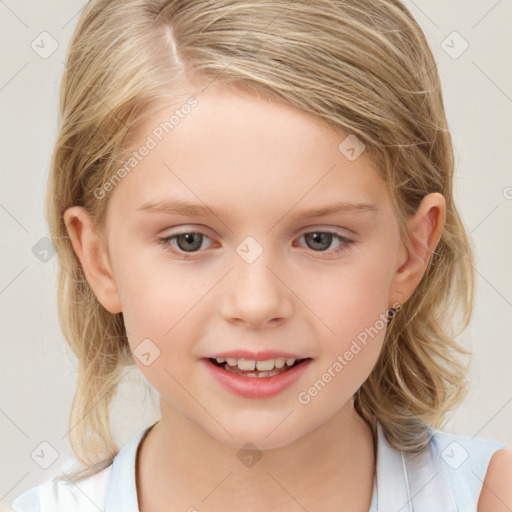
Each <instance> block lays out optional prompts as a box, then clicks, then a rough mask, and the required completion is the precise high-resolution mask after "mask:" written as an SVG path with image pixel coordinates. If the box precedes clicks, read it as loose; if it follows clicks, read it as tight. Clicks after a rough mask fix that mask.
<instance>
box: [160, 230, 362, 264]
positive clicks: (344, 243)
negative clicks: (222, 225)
mask: <svg viewBox="0 0 512 512" xmlns="http://www.w3.org/2000/svg"><path fill="white" fill-rule="evenodd" d="M312 233H315V234H326V235H333V237H334V238H333V241H334V240H338V241H339V242H340V243H341V245H340V246H339V247H338V248H337V249H334V250H330V251H329V250H325V251H315V250H313V249H310V250H311V251H312V252H315V253H319V254H338V253H341V252H344V251H347V250H348V249H349V247H350V245H352V244H353V243H354V240H351V239H350V238H347V237H346V236H343V235H340V234H339V233H336V232H335V231H329V230H315V231H306V232H305V233H303V234H302V235H301V236H300V237H299V238H302V237H303V236H305V235H308V234H312ZM182 235H203V236H204V237H206V238H209V237H208V235H206V234H205V233H201V232H200V231H183V232H181V233H175V234H173V235H170V236H166V237H163V238H159V239H158V242H159V243H160V244H161V245H162V246H163V248H164V249H165V250H166V251H169V252H171V253H173V254H176V255H178V256H180V257H181V258H182V259H184V260H190V259H195V258H196V256H193V255H195V254H198V253H200V252H201V251H200V250H198V251H192V252H189V253H187V252H184V251H181V250H180V249H175V248H173V246H172V245H171V242H172V241H173V240H175V239H177V238H178V237H179V236H182ZM201 245H202V244H201Z"/></svg>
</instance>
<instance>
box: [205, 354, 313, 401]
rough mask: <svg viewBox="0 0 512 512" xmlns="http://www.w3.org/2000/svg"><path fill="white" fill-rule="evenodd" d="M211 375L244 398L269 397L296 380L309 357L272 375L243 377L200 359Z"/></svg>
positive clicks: (308, 361) (302, 371) (309, 361)
mask: <svg viewBox="0 0 512 512" xmlns="http://www.w3.org/2000/svg"><path fill="white" fill-rule="evenodd" d="M201 361H202V362H203V363H204V364H205V365H206V367H207V368H208V370H209V371H210V372H211V373H212V375H213V376H214V377H215V378H216V379H217V381H218V382H220V383H221V384H222V385H223V386H225V387H226V388H227V389H229V390H230V391H232V392H234V393H236V394H237V395H240V396H243V397H245V398H269V397H272V396H275V395H278V394H279V393H281V392H283V391H284V390H285V389H286V388H288V387H289V386H291V385H292V384H294V383H295V382H297V381H298V380H299V379H300V377H301V376H302V374H303V373H304V372H305V371H306V368H307V367H308V366H309V363H311V361H312V360H311V359H304V360H303V361H302V362H301V363H299V364H297V365H295V366H294V367H293V368H291V369H290V370H287V371H286V372H283V373H280V374H279V375H274V377H244V376H243V375H238V374H236V373H232V372H229V371H228V370H224V369H223V368H221V367H220V366H216V365H215V364H213V363H212V362H211V361H210V360H209V359H201Z"/></svg>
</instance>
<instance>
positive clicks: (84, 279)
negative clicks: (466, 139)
mask: <svg viewBox="0 0 512 512" xmlns="http://www.w3.org/2000/svg"><path fill="white" fill-rule="evenodd" d="M61 113H62V121H61V131H60V134H59V137H58V140H57V144H56V148H55V152H54V156H53V161H52V169H51V176H50V180H49V190H48V218H49V223H50V228H51V234H52V237H53V241H54V244H55V245H56V247H57V250H58V255H59V263H60V274H59V281H60V300H59V308H60V319H61V324H62V327H63V329H64V332H65V335H66V338H67V339H68V341H69V343H70V344H71V346H72V348H73V350H74V353H75V354H76V356H77V358H78V360H79V380H78V388H77V391H76V396H75V400H74V403H73V407H72V411H71V418H70V440H71V443H72V447H73V450H74V452H75V454H76V456H77V459H78V460H79V461H81V463H82V464H83V465H84V468H83V470H82V471H77V472H74V473H69V471H63V474H62V476H61V477H59V478H55V479H52V480H49V481H47V482H45V483H43V484H42V485H40V486H38V487H35V488H33V489H30V490H28V491H26V492H25V493H24V494H23V495H21V496H19V497H18V498H17V499H16V500H15V502H14V503H13V506H14V508H15V509H16V510H19V511H32V510H42V511H52V512H53V511H57V510H62V511H64V510H65V511H71V510H80V511H82V510H105V511H107V512H113V511H123V512H131V511H141V512H156V511H158V512H159V511H162V510H172V511H178V510H188V511H196V510H197V511H203V510H204V511H207V510H208V511H221V510H222V511H224V512H230V511H232V510H240V509H243V510H245V511H249V512H255V511H261V510H286V511H295V510H297V511H299V510H307V511H316V510H323V511H339V510H347V511H368V510H370V511H372V512H375V511H381V512H398V511H415V512H419V511H422V512H426V511H443V512H449V511H456V510H457V511H475V510H478V511H480V512H487V511H492V512H497V511H501V510H510V508H511V507H512V492H511V490H510V489H511V486H510V485H509V484H510V480H511V475H512V456H511V453H510V451H508V450H506V449H504V446H502V445H501V444H499V443H495V442H492V441H486V440H483V439H472V438H469V437H461V436H455V435H451V434H448V433H444V432H442V431H440V430H438V429H439V428H440V426H441V425H442V423H443V420H444V418H445V417H446V414H447V413H448V411H450V410H451V409H453V408H454V407H455V406H456V405H457V404H458V403H459V402H460V401H461V399H462V398H463V396H464V392H465V389H464V375H465V368H466V366H465V365H466V361H465V359H464V356H465V355H466V351H465V349H464V348H463V347H461V346H459V345H458V344H457V343H456V342H455V341H454V336H455V334H454V331H453V329H452V328H453V325H452V324H451V322H452V320H453V318H455V313H457V312H459V313H461V314H462V328H464V327H465V326H466V325H467V324H468V322H469V320H470V316H471V307H472V293H473V274H472V261H473V260H472V255H471V250H470V246H469V244H468V239H467V236H466V233H465V231H464V228H463V225H462V223H461V220H460V218H459V215H458V213H457V210H456V208H455V205H454V200H453V195H452V181H453V167H454V163H453V153H452V145H451V139H450V134H449V131H448V129H447V121H446V117H445V112H444V107H443V100H442V93H441V88H440V81H439V77H438V73H437V69H436V66H435V62H434V59H433V56H432V54H431V51H430V49H429V47H428V45H427V42H426V40H425V37H424V34H423V33H422V31H421V29H420V28H419V26H418V24H417V23H416V22H415V20H414V19H413V17H412V16H411V14H410V13H409V12H408V10H407V9H406V8H405V7H404V6H403V5H402V4H401V3H400V2H399V1H398V0H385V1H380V0H379V1H376V0H358V1H343V0H317V1H315V2H306V0H296V1H293V2H289V1H284V0H263V1H259V2H250V1H246V0H239V1H236V2H235V1H232V0H193V1H191V0H188V1H184V0H173V1H170V0H123V1H121V0H110V1H109V0H96V1H92V2H89V3H88V4H87V6H86V7H85V9H84V11H83V13H82V15H81V18H80V21H79V24H78V27H77V29H76V32H75V34H74V37H73V39H72V42H71V45H70V49H69V54H68V58H67V63H66V71H65V74H64V78H63V83H62V92H61ZM189 246H190V247H189ZM130 365H137V366H138V368H140V370H141V372H142V373H143V375H144V376H145V377H146V378H147V380H148V381H149V382H150V384H151V385H152V386H153V387H154V388H155V389H156V390H157V392H158V393H159V395H160V412H161V419H160V420H159V421H158V422H156V423H154V424H153V425H151V426H149V427H147V428H146V429H144V430H143V431H142V432H140V433H139V434H138V435H136V436H135V437H134V438H133V440H132V441H131V442H130V443H129V444H128V445H127V446H125V447H124V448H123V449H122V450H119V449H118V447H117V446H116V444H115V442H114V440H113V437H112V434H111V430H110V424H109V405H110V403H111V400H112V398H113V396H114V393H115V390H116V386H117V384H118V383H119V381H120V380H121V377H122V373H123V369H124V368H125V367H126V366H130Z"/></svg>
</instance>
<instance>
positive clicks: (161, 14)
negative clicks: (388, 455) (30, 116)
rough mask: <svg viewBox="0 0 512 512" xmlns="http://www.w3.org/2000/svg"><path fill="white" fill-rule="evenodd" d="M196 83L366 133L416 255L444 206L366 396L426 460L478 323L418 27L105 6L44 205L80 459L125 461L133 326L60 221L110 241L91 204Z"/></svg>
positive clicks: (273, 7) (67, 80)
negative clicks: (420, 218)
mask: <svg viewBox="0 0 512 512" xmlns="http://www.w3.org/2000/svg"><path fill="white" fill-rule="evenodd" d="M192 80H202V81H204V83H208V82H216V83H219V84H223V85H225V86H226V87H228V86H229V87H234V88H239V89H243V90H245V91H249V92H251V93H254V94H259V95H261V94H263V95H265V96H267V97H269V98H273V99H276V100H278V101H282V102H286V103H288V104H290V105H293V106H295V107H296V108H298V109H301V110H303V111H305V112H308V113H311V114H313V115H315V116H317V117H319V118H321V119H323V120H324V121H325V122H327V123H328V124H329V125H330V126H332V127H333V128H335V129H337V130H339V131H340V133H344V134H349V133H350V134H355V135H356V136H357V137H358V138H359V139H360V140H361V141H362V142H363V143H364V144H365V146H366V151H367V153H368V154H369V156H370V157H371V158H372V159H373V161H374V162H376V163H377V165H378V167H379V169H380V171H381V173H382V178H383V179H384V180H385V182H386V183H387V185H388V187H389V191H390V194H391V197H392V200H393V204H394V206H395V209H396V213H397V216H398V219H399V223H400V226H401V234H402V237H403V239H404V241H406V240H407V231H406V220H407V218H408V217H409V216H410V215H412V214H413V213H414V212H415V211H416V209H417V207H418V205H419V203H420V201H421V199H422V198H423V197H424V196H425V195H426V194H428V193H430V192H439V193H441V194H443V196H444V197H445V199H446V205H447V212H446V225H445V228H444V231H443V234H442V237H441V240H440V242H439V244H438V245H437V247H436V250H435V252H434V253H433V255H432V257H431V259H430V262H429V264H428V268H427V270H426V273H425V275H424V277H423V279H422V281H421V283H420V284H419V286H418V287H417V289H416V290H415V292H414V294H413V295H412V296H411V297H410V298H409V299H408V300H407V301H406V302H405V304H403V305H402V307H401V310H400V311H399V312H397V313H396V314H395V315H394V317H393V319H392V320H391V321H390V323H389V325H388V328H387V332H386V337H385V341H384V346H383V350H382V352H381V355H380V358H379V360H378V362H377V364H376V366H375V367H374V369H373V371H372V372H371V374H370V376H369V377H368V379H367V380H366V381H365V382H364V384H363V385H362V387H361V388H360V390H359V392H358V393H357V395H356V397H355V407H356V409H357V411H358V412H359V413H360V414H361V415H362V416H363V418H365V419H366V420H367V421H368V422H369V423H370V424H371V425H373V426H375V424H376V422H377V421H378V422H380V423H381V425H382V427H383V431H384V434H385V435H386V437H387V439H388V440H389V442H390V443H391V444H392V445H393V446H394V447H395V448H396V449H400V450H405V451H418V450H421V449H422V448H423V447H424V446H425V445H426V444H427V443H428V442H429V438H430V435H431V432H432V429H433V428H437V427H438V426H440V425H441V423H442V422H443V421H444V418H445V416H446V414H447V412H448V411H450V410H451V409H452V408H453V407H454V406H455V405H457V404H458V403H459V402H460V400H461V399H462V398H463V396H464V393H465V391H466V384H465V379H464V376H465V371H466V365H465V363H463V361H462V359H461V357H459V356H462V355H463V354H467V353H468V352H467V351H466V350H465V349H464V348H463V347H461V346H460V345H459V344H457V343H456V342H455V341H454V336H456V334H455V333H453V332H451V329H452V327H453V325H452V324H453V318H454V315H455V313H456V312H457V311H458V308H459V307H460V311H461V312H462V317H461V322H462V323H461V325H462V327H461V330H462V329H464V328H465V327H466V326H467V324H468V323H469V321H470V317H471V312H472V306H473V286H474V276H473V270H472V262H473V259H472V258H473V256H472V251H471V247H470V244H469V241H468V238H467V234H466V232H465V229H464V226H463V224H462V222H461V219H460V218H459V215H458V212H457V209H456V206H455V203H454V199H453V194H452V181H453V170H454V159H453V149H452V142H451V136H450V133H449V130H448V127H447V120H446V116H445V111H444V105H443V98H442V92H441V85H440V80H439V76H438V71H437V68H436V64H435V61H434V58H433V56H432V53H431V50H430V48H429V46H428V43H427V41H426V39H425V36H424V34H423V32H422V30H421V28H420V27H419V25H418V24H417V22H416V21H415V20H414V18H413V17H412V15H411V14H410V13H409V11H408V10H407V9H406V8H405V7H404V6H403V5H402V4H401V3H400V2H399V1H398V0H385V1H382V0H316V1H314V2H311V1H309V0H294V1H293V2H290V1H289V0H258V2H252V1H250V0H237V1H236V2H233V1H232V0H173V1H170V0H122V1H121V0H96V1H91V2H89V3H88V4H87V5H86V7H85V9H84V11H83V12H82V14H81V17H80V20H79V23H78V26H77V28H76V30H75V33H74V35H73V38H72V40H71V44H70V47H69V50H68V55H67V60H66V69H65V72H64V76H63V80H62V88H61V98H60V100H61V105H60V107H61V128H60V133H59V135H58V139H57V142H56V146H55V150H54V154H53V159H52V164H51V172H50V179H49V186H48V187H49V188H48V198H47V199H48V200H47V208H48V220H49V225H50V232H51V236H52V239H53V242H54V244H55V246H56V248H57V251H58V257H59V263H60V270H59V318H60V322H61V325H62V328H63V331H64V334H65V337H66V339H67V340H68V341H69V343H70V345H71V347H72V349H73V351H74V353H75V354H76V356H77V358H78V363H79V369H78V372H79V373H78V386H77V389H76V394H75V398H74V401H73V405H72V410H71V416H70V442H71V445H72V448H73V451H74V453H75V455H76V456H77V458H78V459H79V460H80V461H82V462H83V463H85V464H87V465H89V466H90V467H93V468H94V469H95V470H97V469H98V468H101V467H105V466H106V465H108V464H109V463H110V461H111V459H112V457H113V456H114V455H115V454H116V453H117V452H118V451H119V450H118V447H117V446H116V444H115V441H114V439H113V436H112V432H111V429H110V418H109V407H110V404H111V401H112V399H113V397H114V395H115V391H116V388H117V385H118V384H119V382H120V380H121V376H122V370H123V368H126V367H130V366H133V365H134V360H133V357H132V354H131V351H130V348H129V344H128V341H127V336H126V332H125V327H124V322H123V316H122V313H120V314H117V315H114V314H111V313H109V312H108V311H106V310H105V309H104V308H103V307H102V305H101V304H100V303H99V302H98V301H97V299H96V297H95V296H94V294H93V293H92V291H91V289H90V288H89V285H88V283H87V281H86V279H85V276H84V273H83V271H82V268H81V265H80V262H79V260H78V259H77V257H76V255H75V253H74V252H73V250H72V246H71V243H70V239H69V237H68V234H67V230H66V226H65V225H64V221H63V213H64V211H65V210H66V209H67V208H69V207H71V206H73V205H80V206H83V207H85V208H87V210H89V212H90V213H91V215H92V217H93V218H94V220H95V222H96V224H97V226H98V228H101V226H102V222H103V220H104V215H105V212H106V207H107V204H108V200H107V199H104V200H99V199H97V197H96V195H95V193H94V191H95V190H97V189H98V188H101V187H103V185H104V184H105V183H106V182H107V181H108V180H109V179H111V177H112V176H113V175H114V172H115V171H116V170H118V168H119V165H120V164H121V163H122V162H124V161H125V158H126V155H127V154H128V151H130V149H133V148H131V147H130V137H131V135H132V134H133V133H134V132H135V131H136V130H137V128H138V127H140V126H141V124H142V123H143V122H145V121H146V120H147V119H148V118H149V116H151V115H152V114H153V113H154V111H155V109H156V108H157V107H158V106H159V105H160V106H161V105H162V102H163V101H169V102H170V103H169V104H172V101H175V100H176V98H177V97H178V96H177V95H178V93H181V94H183V91H186V90H187V84H190V83H192V82H191V81H192ZM340 140H341V139H340ZM459 332H460V331H459ZM457 334H458V333H457ZM91 465H92V466H91ZM84 474H85V473H84Z"/></svg>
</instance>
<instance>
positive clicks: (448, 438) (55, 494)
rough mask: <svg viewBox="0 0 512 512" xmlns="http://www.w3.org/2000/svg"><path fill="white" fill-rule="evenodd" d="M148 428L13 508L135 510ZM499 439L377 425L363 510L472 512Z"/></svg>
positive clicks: (28, 511) (33, 511) (27, 511)
mask: <svg viewBox="0 0 512 512" xmlns="http://www.w3.org/2000/svg"><path fill="white" fill-rule="evenodd" d="M152 426H153V425H151V426H150V427H147V428H145V429H144V430H142V431H141V432H139V433H138V434H137V435H136V436H135V437H134V438H133V439H132V440H131V441H130V442H129V444H127V445H126V446H125V447H124V448H123V449H122V450H121V451H120V452H119V453H118V454H117V455H116V456H115V457H114V459H113V462H112V464H111V465H109V466H107V467H106V468H105V469H103V470H102V471H100V472H98V473H96V474H95V475H93V476H90V477H88V478H85V479H83V480H80V481H79V482H76V483H72V482H68V481H64V480H59V481H55V479H54V478H53V479H51V480H47V481H46V482H44V483H42V484H41V485H39V486H37V487H33V488H31V489H29V490H28V491H25V492H24V493H23V494H21V495H20V496H18V497H17V498H16V499H15V500H14V501H13V503H12V507H13V508H14V510H16V511H17V512H74V511H79V512H98V511H103V512H139V507H138V501H137V487H136V483H135V463H136V456H137V449H138V447H139V445H140V442H141V440H142V439H143V438H144V436H145V435H146V433H147V432H148V431H149V430H150V428H151V427H152ZM501 448H505V446H504V445H503V444H501V443H497V442H494V441H487V440H485V439H479V438H477V439H474V438H470V437H464V436H457V435H454V434H448V433H446V432H440V431H435V432H434V436H433V437H432V440H431V442H430V443H429V445H428V446H427V448H426V449H425V450H423V452H421V453H420V454H416V455H412V454H409V453H404V452H400V451H397V450H395V449H393V448H392V447H391V445H390V444H389V443H388V441H387V440H386V438H385V437H384V435H383V433H382V429H381V427H380V425H378V426H377V460H376V464H377V465H376V472H375V479H374V484H373V494H372V500H371V505H370V509H369V511H368V512H432V511H434V510H436V511H441V510H442V511H443V512H476V510H477V509H476V506H477V502H478V497H479V496H480V492H481V489H482V482H483V480H484V478H485V474H486V472H487V467H488V465H489V461H490V459H491V457H492V455H493V454H494V453H495V452H496V451H497V450H499V449H501Z"/></svg>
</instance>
